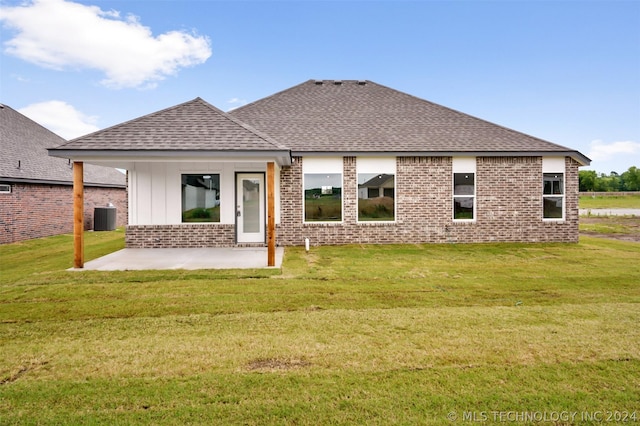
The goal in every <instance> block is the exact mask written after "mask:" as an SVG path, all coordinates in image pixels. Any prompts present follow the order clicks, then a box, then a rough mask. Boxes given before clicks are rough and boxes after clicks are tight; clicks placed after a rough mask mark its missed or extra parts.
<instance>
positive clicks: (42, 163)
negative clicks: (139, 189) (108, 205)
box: [0, 105, 126, 187]
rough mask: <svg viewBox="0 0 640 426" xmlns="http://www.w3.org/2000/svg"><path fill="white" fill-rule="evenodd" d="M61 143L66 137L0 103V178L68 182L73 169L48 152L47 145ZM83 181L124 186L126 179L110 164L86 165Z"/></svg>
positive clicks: (89, 183) (63, 160) (91, 183)
mask: <svg viewBox="0 0 640 426" xmlns="http://www.w3.org/2000/svg"><path fill="white" fill-rule="evenodd" d="M64 143H66V140H65V139H63V138H62V137H60V136H58V135H56V134H55V133H53V132H52V131H50V130H48V129H46V128H44V127H42V126H41V125H40V124H38V123H36V122H35V121H33V120H31V119H29V118H28V117H25V116H24V115H22V114H20V113H19V112H17V111H16V110H14V109H13V108H11V107H9V106H7V105H2V106H0V148H1V149H2V155H0V180H2V179H4V180H11V181H24V180H27V181H43V182H56V183H65V184H70V183H71V182H72V181H73V170H72V169H71V165H70V164H69V162H68V160H66V159H64V158H54V157H50V156H49V155H48V153H47V148H53V147H55V146H58V145H61V144H64ZM18 164H20V168H18ZM84 181H85V184H86V185H96V186H100V185H103V186H119V187H124V186H125V183H126V178H125V175H124V174H123V173H121V172H119V171H118V170H116V169H113V168H111V167H102V166H95V165H90V164H85V166H84Z"/></svg>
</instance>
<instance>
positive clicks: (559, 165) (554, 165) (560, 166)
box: [541, 157, 567, 222]
mask: <svg viewBox="0 0 640 426" xmlns="http://www.w3.org/2000/svg"><path fill="white" fill-rule="evenodd" d="M552 173H556V174H562V194H545V193H544V175H545V174H552ZM566 179H567V173H566V167H565V161H564V157H561V158H558V157H543V158H542V191H541V192H542V212H541V216H542V220H543V221H545V222H562V221H564V220H565V218H566V215H567V205H566V203H567V202H566V193H567V185H566ZM545 198H562V217H544V199H545Z"/></svg>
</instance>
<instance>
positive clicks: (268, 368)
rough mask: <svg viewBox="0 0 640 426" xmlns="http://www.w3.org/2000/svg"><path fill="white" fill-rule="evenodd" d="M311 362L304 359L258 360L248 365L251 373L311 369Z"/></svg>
mask: <svg viewBox="0 0 640 426" xmlns="http://www.w3.org/2000/svg"><path fill="white" fill-rule="evenodd" d="M310 365H311V363H310V362H308V361H305V360H302V359H279V358H258V359H255V360H253V361H251V362H250V363H249V364H247V370H249V371H262V372H272V371H288V370H297V369H299V368H304V367H309V366H310Z"/></svg>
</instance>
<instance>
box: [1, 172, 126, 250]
mask: <svg viewBox="0 0 640 426" xmlns="http://www.w3.org/2000/svg"><path fill="white" fill-rule="evenodd" d="M84 197H85V200H84V201H85V202H84V205H85V207H84V211H85V213H84V215H85V221H84V223H85V229H93V209H94V207H101V206H106V205H107V203H108V202H111V203H113V204H114V205H115V206H116V208H117V209H118V210H117V218H116V224H117V226H124V225H125V224H126V222H127V195H126V190H125V189H121V188H98V187H85V191H84ZM71 232H73V187H71V186H68V185H47V184H31V183H29V184H26V183H12V184H11V193H10V194H0V244H6V243H13V242H17V241H24V240H29V239H32V238H41V237H48V236H51V235H58V234H65V233H71Z"/></svg>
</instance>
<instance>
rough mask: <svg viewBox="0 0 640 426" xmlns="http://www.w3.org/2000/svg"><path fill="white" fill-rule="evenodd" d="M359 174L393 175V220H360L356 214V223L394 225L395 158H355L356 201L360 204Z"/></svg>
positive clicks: (395, 205)
mask: <svg viewBox="0 0 640 426" xmlns="http://www.w3.org/2000/svg"><path fill="white" fill-rule="evenodd" d="M361 173H367V174H369V173H375V174H390V175H393V220H360V219H359V216H360V214H359V213H358V212H356V221H357V223H396V221H397V217H398V215H397V213H398V201H397V199H398V198H397V196H396V195H397V185H396V178H397V177H398V175H397V173H396V158H395V157H357V158H356V199H357V203H359V202H360V194H359V192H358V185H359V184H358V179H359V175H360V174H361Z"/></svg>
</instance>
